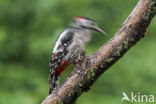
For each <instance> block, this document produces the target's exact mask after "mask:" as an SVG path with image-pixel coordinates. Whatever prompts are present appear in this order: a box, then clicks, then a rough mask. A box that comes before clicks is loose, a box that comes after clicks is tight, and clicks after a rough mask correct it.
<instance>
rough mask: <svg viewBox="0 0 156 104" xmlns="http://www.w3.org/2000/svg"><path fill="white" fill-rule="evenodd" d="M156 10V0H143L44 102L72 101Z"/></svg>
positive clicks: (141, 30) (66, 103)
mask: <svg viewBox="0 0 156 104" xmlns="http://www.w3.org/2000/svg"><path fill="white" fill-rule="evenodd" d="M155 14H156V0H140V1H139V2H138V3H137V5H136V7H135V8H134V9H133V11H132V12H131V14H130V15H129V17H128V18H127V20H126V21H125V22H124V23H123V24H122V26H121V28H120V29H119V30H118V32H117V33H116V34H115V36H114V37H113V38H112V39H110V40H109V41H108V42H107V43H106V44H104V45H103V46H102V47H101V48H100V49H99V50H98V51H97V52H95V53H94V54H93V55H91V56H87V57H86V58H84V60H83V61H82V62H81V63H80V64H77V65H76V66H75V68H74V70H73V71H72V74H71V75H70V76H69V77H68V79H67V80H66V81H65V82H64V83H63V85H62V86H60V87H58V88H56V89H55V91H54V92H53V93H52V94H51V95H49V96H48V97H47V98H46V99H45V100H44V101H43V102H42V104H73V103H75V102H76V100H77V98H78V97H79V96H80V95H81V94H82V93H83V92H85V91H88V90H89V89H90V87H91V86H92V84H93V83H94V82H95V81H96V79H97V78H98V77H99V76H100V75H101V74H102V73H103V72H104V71H106V70H107V69H108V68H109V67H110V66H112V65H113V64H114V63H115V62H116V61H117V60H118V59H120V58H121V57H122V56H123V55H124V54H125V53H126V51H128V50H129V49H130V48H131V47H132V46H134V45H135V44H136V43H137V42H138V41H139V40H140V39H141V38H143V37H144V36H145V34H146V32H147V30H148V26H149V24H150V22H151V20H152V18H153V17H154V16H155Z"/></svg>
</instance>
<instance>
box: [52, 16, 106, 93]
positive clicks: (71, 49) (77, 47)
mask: <svg viewBox="0 0 156 104" xmlns="http://www.w3.org/2000/svg"><path fill="white" fill-rule="evenodd" d="M91 31H97V32H100V33H103V34H106V33H105V32H104V31H103V30H101V29H100V28H99V27H98V26H97V25H96V23H95V22H94V21H93V20H91V19H89V18H87V17H75V18H74V19H73V22H72V23H71V24H70V25H69V27H68V28H67V29H65V30H64V31H63V32H62V33H61V34H60V35H59V37H58V39H57V41H56V43H55V46H54V49H53V51H52V56H51V60H50V63H49V68H50V75H49V84H50V90H49V94H51V93H52V91H53V89H54V88H55V87H57V86H58V83H59V76H60V75H61V72H63V71H64V70H65V69H66V68H67V66H68V65H70V64H72V63H73V62H74V61H75V60H77V58H79V57H80V55H81V53H82V52H84V46H85V44H86V43H87V42H89V41H90V38H91V35H90V33H91Z"/></svg>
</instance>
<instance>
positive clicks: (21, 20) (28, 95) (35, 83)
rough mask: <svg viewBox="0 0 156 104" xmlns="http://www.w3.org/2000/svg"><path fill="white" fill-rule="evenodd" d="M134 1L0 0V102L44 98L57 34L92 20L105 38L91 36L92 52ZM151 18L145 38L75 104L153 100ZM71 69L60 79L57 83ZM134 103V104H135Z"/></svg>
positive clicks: (154, 26)
mask: <svg viewBox="0 0 156 104" xmlns="http://www.w3.org/2000/svg"><path fill="white" fill-rule="evenodd" d="M137 2H138V0H0V104H39V103H41V101H42V100H43V99H44V98H45V97H46V96H47V95H48V89H49V86H48V82H47V77H48V74H49V69H48V64H49V60H50V55H51V51H52V49H53V46H54V43H55V40H56V39H57V36H58V35H59V33H60V32H61V31H63V29H64V28H65V27H66V26H67V24H68V23H69V22H70V21H71V19H72V18H73V17H75V16H86V17H90V18H92V19H94V20H95V21H97V23H98V24H99V26H100V27H101V28H102V29H103V30H105V31H106V32H107V34H109V36H107V37H105V36H103V35H99V34H97V33H94V34H93V35H92V36H93V37H92V38H94V39H93V40H92V41H91V42H90V43H89V44H88V45H87V47H86V49H87V53H88V54H92V53H94V52H95V51H96V50H97V49H98V48H99V47H100V46H102V44H104V43H105V42H106V41H108V40H109V39H110V38H111V37H113V35H114V34H115V32H116V31H117V30H118V29H119V28H120V26H121V24H122V23H123V22H124V20H125V19H126V18H127V16H128V15H129V13H130V12H131V11H132V9H133V7H134V6H135V5H136V3H137ZM155 33H156V19H154V20H153V21H152V23H151V25H150V27H149V31H148V33H147V36H146V37H145V38H144V39H142V40H141V41H140V42H139V43H138V44H137V45H136V46H134V47H133V48H132V49H130V50H129V51H128V52H127V54H126V55H124V57H123V58H122V59H120V60H119V61H118V62H117V63H116V64H115V65H113V66H112V67H111V68H109V70H107V71H106V72H105V73H104V74H103V75H102V76H101V77H100V78H99V79H98V80H97V81H96V83H95V84H94V85H93V86H92V87H91V90H90V91H89V92H87V93H84V94H83V95H82V96H81V97H80V98H79V99H78V101H77V102H78V104H105V103H106V104H129V103H128V102H122V103H121V98H122V92H126V93H127V94H129V95H130V93H131V92H134V93H136V94H137V93H138V92H140V93H141V94H147V95H149V94H153V95H155V96H156V83H155V82H156V64H155V63H156V39H155V38H156V36H155ZM70 71H71V69H69V70H67V71H65V72H64V73H63V75H62V76H61V82H63V80H65V79H66V77H67V76H68V75H69V74H70ZM137 104H138V103H137Z"/></svg>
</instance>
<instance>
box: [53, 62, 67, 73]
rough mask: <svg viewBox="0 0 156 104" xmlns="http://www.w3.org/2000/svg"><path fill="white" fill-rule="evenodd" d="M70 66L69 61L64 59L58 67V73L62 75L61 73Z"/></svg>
mask: <svg viewBox="0 0 156 104" xmlns="http://www.w3.org/2000/svg"><path fill="white" fill-rule="evenodd" d="M67 67H68V63H67V61H65V60H63V61H62V62H61V64H60V65H59V67H58V68H57V69H56V75H57V76H60V75H61V73H62V72H63V71H64V70H65V69H66V68H67Z"/></svg>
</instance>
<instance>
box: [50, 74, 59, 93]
mask: <svg viewBox="0 0 156 104" xmlns="http://www.w3.org/2000/svg"><path fill="white" fill-rule="evenodd" d="M58 84H59V77H58V76H57V75H55V73H53V74H50V75H49V85H50V89H49V95H50V94H51V93H52V91H53V90H54V88H55V87H57V86H58Z"/></svg>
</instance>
